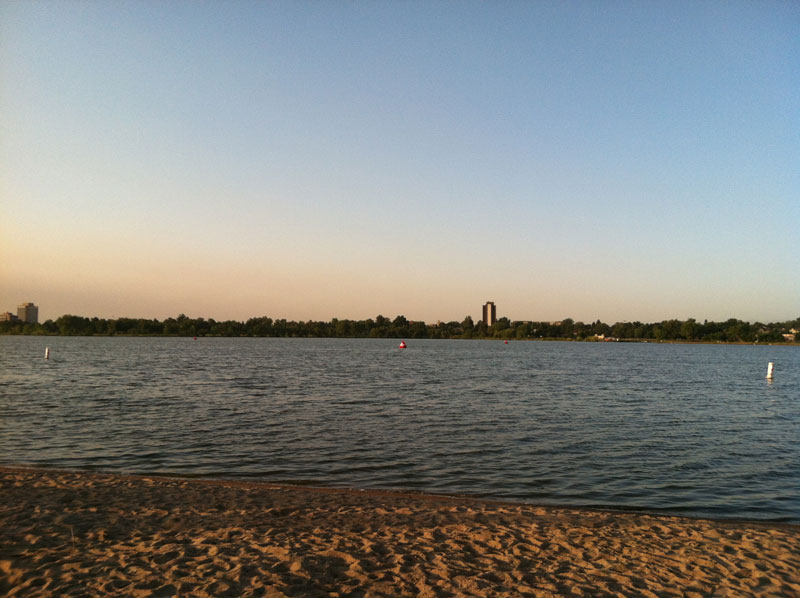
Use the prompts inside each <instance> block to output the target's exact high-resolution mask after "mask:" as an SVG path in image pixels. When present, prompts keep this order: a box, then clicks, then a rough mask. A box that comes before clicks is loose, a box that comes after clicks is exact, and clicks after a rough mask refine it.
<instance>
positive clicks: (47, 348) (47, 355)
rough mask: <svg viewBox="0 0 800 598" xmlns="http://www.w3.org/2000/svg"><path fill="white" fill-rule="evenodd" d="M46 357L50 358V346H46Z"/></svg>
mask: <svg viewBox="0 0 800 598" xmlns="http://www.w3.org/2000/svg"><path fill="white" fill-rule="evenodd" d="M44 358H45V359H50V347H45V348H44Z"/></svg>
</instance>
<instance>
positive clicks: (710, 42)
mask: <svg viewBox="0 0 800 598" xmlns="http://www.w3.org/2000/svg"><path fill="white" fill-rule="evenodd" d="M799 31H800V3H797V2H794V1H786V2H775V1H764V2H742V1H730V2H728V1H726V2H722V1H713V0H708V1H703V2H694V1H692V2H681V1H658V0H656V1H653V2H634V1H628V2H614V1H611V0H609V1H603V2H590V1H585V2H569V1H566V2H555V1H553V2H547V1H531V2H516V1H496V2H494V1H489V2H474V1H465V2H447V1H425V2H421V1H420V2H417V1H409V0H401V1H397V2H389V1H380V0H379V1H369V2H367V1H360V0H353V1H348V2H344V1H342V2H335V1H314V2H303V1H292V2H282V1H270V2H248V1H244V0H241V1H232V2H222V1H218V2H208V1H207V2H203V1H200V2H194V1H192V2H182V1H180V0H176V1H174V2H155V1H151V0H140V1H136V2H125V1H115V2H102V1H99V2H78V1H70V2H66V1H59V2H53V1H47V0H39V1H36V2H28V1H16V0H8V1H5V2H2V3H0V311H12V312H15V311H16V306H17V305H18V304H20V303H22V302H25V301H33V302H34V303H36V304H37V305H38V306H39V317H40V321H43V320H44V319H48V318H52V319H55V318H57V317H59V316H61V315H63V314H76V315H84V316H98V317H106V318H111V317H146V318H158V319H163V318H166V317H170V316H173V317H174V316H177V315H178V314H181V313H183V314H186V315H188V316H190V317H205V318H214V319H217V320H226V319H235V320H245V319H247V318H250V317H254V316H264V315H266V316H270V317H273V318H287V319H290V320H309V319H314V320H326V321H327V320H330V319H331V318H340V319H342V318H352V319H366V318H370V317H372V318H374V317H375V316H376V315H378V314H381V315H384V316H387V317H391V318H393V317H394V316H396V315H399V314H402V315H405V316H406V317H407V318H408V319H410V320H424V321H426V322H435V321H437V320H443V321H450V320H459V321H460V320H462V319H463V318H464V317H465V316H466V315H471V316H473V318H479V317H480V314H481V312H480V309H481V305H482V304H483V303H484V302H485V301H494V302H495V303H496V304H497V311H498V316H499V317H502V316H506V317H509V318H511V319H512V320H537V321H539V320H558V319H562V318H567V317H571V318H573V319H575V320H582V321H586V322H589V321H594V320H596V319H600V320H602V321H604V322H608V323H613V322H617V321H636V320H639V321H643V322H656V321H661V320H664V319H671V318H678V319H682V320H684V319H687V318H690V317H693V318H696V319H698V320H700V321H702V320H704V319H708V320H717V321H721V320H727V319H728V318H739V319H743V320H747V321H752V322H754V321H761V322H775V321H785V320H789V319H794V318H797V317H798V316H800V275H799V273H800V35H798V32H799Z"/></svg>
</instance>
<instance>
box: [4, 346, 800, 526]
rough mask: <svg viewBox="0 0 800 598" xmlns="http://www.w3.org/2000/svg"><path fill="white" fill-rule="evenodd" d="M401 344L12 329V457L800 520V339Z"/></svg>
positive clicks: (14, 460)
mask: <svg viewBox="0 0 800 598" xmlns="http://www.w3.org/2000/svg"><path fill="white" fill-rule="evenodd" d="M399 342H400V339H397V340H391V339H389V340H387V339H275V338H266V339H264V338H259V339H244V338H242V339H239V338H235V339H231V338H200V339H198V340H193V339H191V338H114V337H109V338H104V337H97V338H82V337H80V338H79V337H11V336H4V337H0V414H1V415H0V461H2V462H3V463H5V464H28V465H36V466H47V467H63V468H73V469H85V470H101V471H109V472H121V473H146V474H162V475H181V476H203V477H218V478H248V479H257V480H268V481H279V482H289V483H295V484H296V483H301V484H314V485H324V486H335V487H359V488H388V489H402V490H412V491H423V492H436V493H447V494H470V495H476V496H482V497H490V498H498V499H504V500H514V501H524V502H529V503H535V504H547V505H568V506H588V507H600V508H611V509H624V510H639V509H643V510H650V511H654V512H662V513H672V514H683V515H692V516H703V517H717V518H748V519H769V520H779V521H789V522H794V523H800V349H798V348H797V347H788V346H787V347H782V346H738V345H737V346H729V345H672V344H655V343H570V342H515V341H512V342H510V343H509V344H507V345H506V344H503V343H502V342H493V341H460V340H408V339H407V343H408V348H407V349H404V350H400V349H398V344H399ZM45 347H49V348H50V351H51V354H50V359H49V360H45V359H44V353H45ZM770 361H772V362H774V363H775V379H774V381H772V382H769V381H767V380H766V379H765V375H766V371H767V364H768V362H770Z"/></svg>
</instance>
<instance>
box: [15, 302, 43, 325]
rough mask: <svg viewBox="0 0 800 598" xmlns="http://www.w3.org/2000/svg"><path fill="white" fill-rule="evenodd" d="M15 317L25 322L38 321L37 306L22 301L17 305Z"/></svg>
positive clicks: (32, 322)
mask: <svg viewBox="0 0 800 598" xmlns="http://www.w3.org/2000/svg"><path fill="white" fill-rule="evenodd" d="M17 317H18V318H19V319H20V320H22V321H23V322H25V323H27V324H36V323H37V322H38V321H39V308H38V307H36V306H35V305H34V304H33V303H30V302H28V303H23V304H22V305H20V306H19V307H17Z"/></svg>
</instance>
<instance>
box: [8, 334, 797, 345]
mask: <svg viewBox="0 0 800 598" xmlns="http://www.w3.org/2000/svg"><path fill="white" fill-rule="evenodd" d="M3 336H6V337H17V336H25V337H42V338H189V339H191V338H198V339H200V338H211V339H217V338H234V339H235V338H239V339H255V338H296V339H304V338H307V339H324V338H328V339H341V340H352V339H365V340H396V341H400V340H404V339H411V338H414V337H411V336H383V337H370V336H286V335H283V336H278V335H223V334H202V335H193V334H136V333H115V334H60V333H58V332H51V333H48V332H5V331H0V337H3ZM414 340H456V341H486V342H505V341H508V342H509V343H511V342H518V343H519V342H543V343H550V342H567V343H593V344H617V343H626V344H631V343H638V344H651V345H733V346H736V345H739V346H753V345H756V346H759V345H763V346H765V347H800V342H798V341H793V342H787V341H783V342H779V341H774V342H768V341H767V342H759V341H718V340H717V341H715V340H694V341H690V340H685V339H683V340H682V339H665V340H655V339H638V338H619V339H613V340H600V339H594V338H559V337H548V338H521V339H520V338H508V339H503V338H495V337H473V338H466V337H463V336H453V337H446V338H430V337H426V338H417V339H414Z"/></svg>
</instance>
